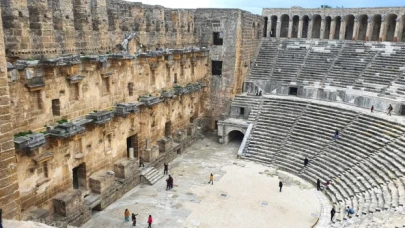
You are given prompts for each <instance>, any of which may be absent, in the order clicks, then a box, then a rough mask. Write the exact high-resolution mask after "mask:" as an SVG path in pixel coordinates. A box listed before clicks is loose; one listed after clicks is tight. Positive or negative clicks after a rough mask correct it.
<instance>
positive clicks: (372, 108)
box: [370, 104, 394, 116]
mask: <svg viewBox="0 0 405 228" xmlns="http://www.w3.org/2000/svg"><path fill="white" fill-rule="evenodd" d="M370 110H371V112H374V105H371V108H370ZM392 110H394V108H393V107H392V105H391V104H390V105H389V106H388V108H387V115H389V116H391V112H392Z"/></svg>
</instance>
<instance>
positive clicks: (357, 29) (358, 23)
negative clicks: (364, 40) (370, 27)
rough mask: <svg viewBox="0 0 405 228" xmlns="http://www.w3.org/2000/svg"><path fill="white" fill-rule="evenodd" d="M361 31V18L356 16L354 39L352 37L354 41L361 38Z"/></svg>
mask: <svg viewBox="0 0 405 228" xmlns="http://www.w3.org/2000/svg"><path fill="white" fill-rule="evenodd" d="M359 29H360V22H359V16H355V17H354V26H353V37H352V40H358V38H359Z"/></svg>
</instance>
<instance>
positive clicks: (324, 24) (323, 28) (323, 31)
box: [319, 18, 326, 39]
mask: <svg viewBox="0 0 405 228" xmlns="http://www.w3.org/2000/svg"><path fill="white" fill-rule="evenodd" d="M325 27H326V23H325V18H322V19H321V31H320V34H319V39H324V37H325Z"/></svg>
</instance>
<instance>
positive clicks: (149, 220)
mask: <svg viewBox="0 0 405 228" xmlns="http://www.w3.org/2000/svg"><path fill="white" fill-rule="evenodd" d="M152 222H153V219H152V215H149V218H148V228H152Z"/></svg>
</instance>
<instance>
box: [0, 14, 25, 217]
mask: <svg viewBox="0 0 405 228" xmlns="http://www.w3.org/2000/svg"><path fill="white" fill-rule="evenodd" d="M3 35H4V34H3V29H2V23H1V20H0V36H1V37H3ZM0 50H1V52H0V208H2V209H3V217H4V218H14V219H18V218H20V215H21V213H20V212H21V210H20V194H19V188H18V176H17V163H16V160H15V151H14V143H13V124H12V121H11V116H12V115H11V112H10V110H11V103H10V88H9V86H8V80H7V63H6V58H5V52H4V50H5V48H4V42H3V40H2V41H0Z"/></svg>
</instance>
